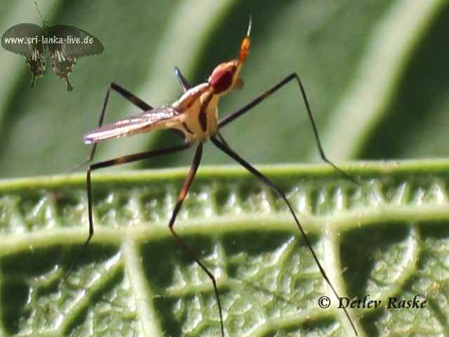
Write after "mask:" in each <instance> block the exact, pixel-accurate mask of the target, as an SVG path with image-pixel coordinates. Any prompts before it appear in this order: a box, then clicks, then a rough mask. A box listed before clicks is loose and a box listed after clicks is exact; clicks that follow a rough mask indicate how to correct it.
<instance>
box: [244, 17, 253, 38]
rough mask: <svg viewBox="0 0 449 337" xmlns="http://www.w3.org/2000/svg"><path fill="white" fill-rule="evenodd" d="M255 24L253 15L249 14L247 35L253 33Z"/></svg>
mask: <svg viewBox="0 0 449 337" xmlns="http://www.w3.org/2000/svg"><path fill="white" fill-rule="evenodd" d="M252 26H253V20H252V18H251V15H250V16H249V22H248V30H247V31H246V36H247V37H249V36H250V35H251V27H252Z"/></svg>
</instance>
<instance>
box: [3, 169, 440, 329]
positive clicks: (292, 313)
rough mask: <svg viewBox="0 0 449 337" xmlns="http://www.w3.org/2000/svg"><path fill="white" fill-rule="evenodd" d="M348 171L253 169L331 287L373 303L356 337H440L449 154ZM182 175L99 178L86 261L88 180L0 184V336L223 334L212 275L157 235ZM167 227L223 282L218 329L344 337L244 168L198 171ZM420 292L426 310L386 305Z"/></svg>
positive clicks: (355, 311)
mask: <svg viewBox="0 0 449 337" xmlns="http://www.w3.org/2000/svg"><path fill="white" fill-rule="evenodd" d="M345 170H346V172H348V173H349V174H351V175H353V176H356V177H357V178H358V179H359V180H360V182H361V184H360V185H356V184H354V183H352V182H349V181H347V180H346V179H343V178H342V177H341V176H340V175H339V174H338V173H337V172H335V171H334V170H333V169H331V168H329V167H325V166H309V167H304V166H302V167H301V166H290V167H286V166H282V167H269V168H268V167H266V168H265V169H262V171H263V172H264V173H265V174H266V175H267V176H268V177H270V178H271V179H273V181H274V182H275V183H276V184H277V185H278V186H279V187H280V188H281V189H282V190H283V191H285V193H286V195H287V196H288V198H289V200H290V201H291V203H292V204H293V206H294V208H295V209H296V211H297V212H298V214H299V215H300V221H301V223H302V225H303V227H304V229H305V230H306V231H307V233H308V237H309V239H310V240H311V242H312V245H313V247H314V250H315V251H316V253H317V255H318V258H319V259H320V261H321V263H322V265H323V267H324V269H325V270H326V272H327V274H328V275H329V277H330V279H331V281H332V283H333V285H334V286H335V287H336V288H337V291H338V293H339V295H340V296H342V297H344V298H348V301H349V300H354V299H359V300H363V298H364V297H365V296H368V298H367V299H369V300H376V301H381V305H380V307H379V308H377V309H375V308H368V307H365V308H352V309H348V310H349V313H350V315H351V317H352V318H353V320H354V323H355V325H356V328H357V331H358V333H359V336H384V335H411V334H414V335H420V336H424V335H425V336H438V335H443V334H445V333H447V331H448V328H449V326H448V324H447V320H446V317H447V315H448V307H447V305H446V299H447V296H448V295H449V287H448V284H447V279H448V272H447V270H448V265H447V259H446V255H447V253H448V249H447V240H448V237H449V231H448V229H447V223H448V221H449V212H448V211H447V210H448V209H449V208H448V200H449V198H448V187H447V186H448V184H449V180H448V177H449V162H447V161H445V162H443V161H440V162H436V161H426V162H409V163H406V162H403V163H382V164H376V163H371V164H370V163H363V164H360V165H351V166H347V167H345ZM186 173H187V169H177V170H163V171H141V172H134V173H132V174H114V175H104V174H103V175H100V174H98V175H97V174H94V179H93V184H94V215H95V224H96V226H95V235H94V238H93V240H92V242H91V244H90V245H89V246H88V248H87V251H86V254H85V255H84V256H83V257H82V258H80V255H79V254H80V251H81V248H82V245H83V244H84V242H85V240H86V237H87V233H88V225H87V205H86V204H87V201H86V193H85V181H84V179H85V177H84V176H80V175H71V176H54V177H50V178H40V179H18V180H11V181H4V182H2V183H1V184H0V191H1V192H0V214H1V219H2V224H3V226H2V227H1V237H0V240H1V242H2V245H1V246H0V268H1V269H0V287H1V289H0V335H1V336H62V335H65V336H66V335H67V336H91V335H92V336H115V335H117V336H152V337H155V336H219V335H220V324H219V317H218V308H217V302H216V299H215V297H214V292H213V287H212V284H211V281H210V279H209V278H208V277H207V275H206V274H205V273H204V272H203V271H202V270H201V269H200V268H199V267H198V265H197V264H196V263H194V262H193V261H192V259H191V258H190V257H189V256H188V254H186V252H185V251H184V250H183V249H182V248H181V247H180V246H179V245H177V244H176V241H175V240H174V239H173V238H172V236H171V235H170V231H169V230H168V228H167V223H168V219H169V217H170V215H171V212H172V210H173V206H174V203H175V201H176V200H177V194H178V191H179V189H180V187H181V185H182V182H183V180H184V178H185V175H186ZM175 229H176V231H177V233H178V234H179V235H180V237H181V238H182V239H183V240H184V242H185V243H186V244H187V245H188V246H189V247H191V249H192V251H193V252H194V254H195V255H196V256H197V257H198V258H199V259H200V260H201V261H202V262H203V263H204V264H205V265H206V266H207V268H208V269H209V270H210V271H211V272H212V273H213V274H214V275H215V277H216V279H217V284H218V289H219V293H220V299H221V303H222V306H223V314H224V325H225V330H226V335H227V336H298V335H302V334H307V335H318V334H319V335H322V336H331V335H332V336H335V335H338V336H351V335H353V331H352V330H351V327H350V325H349V322H348V320H347V319H346V317H345V315H344V313H343V312H342V310H341V309H338V308H336V306H335V303H336V299H335V298H334V297H333V295H332V293H331V292H330V289H329V287H328V285H327V284H326V283H325V282H324V280H323V277H322V275H321V274H320V272H319V270H318V267H317V265H316V264H315V262H314V260H313V259H312V256H311V254H310V251H309V250H308V248H307V246H305V243H304V240H303V238H302V237H301V235H300V233H299V231H298V228H297V227H296V225H295V223H294V221H293V218H292V216H291V214H290V213H289V212H288V209H287V208H286V205H285V203H284V202H283V201H281V200H279V199H278V198H277V197H276V195H275V194H273V192H272V191H271V190H269V189H268V188H267V187H266V186H263V185H261V184H260V183H259V182H258V181H257V180H256V178H254V177H252V176H251V175H249V174H248V173H246V172H244V171H242V170H241V169H236V168H223V167H208V168H203V169H201V170H200V172H199V175H198V176H197V179H196V180H195V183H194V184H193V186H192V190H191V192H190V193H189V195H188V197H187V199H186V201H185V203H184V206H183V208H182V209H181V211H180V213H179V216H178V218H177V221H176V225H175ZM74 261H78V263H77V264H76V266H75V268H74V269H73V271H72V272H71V274H70V275H69V276H68V277H67V278H64V275H65V273H66V272H67V270H68V269H69V268H70V267H71V266H72V265H73V263H74ZM321 296H329V298H330V299H331V301H332V302H333V303H334V305H332V306H331V307H330V308H329V309H321V308H320V307H319V305H318V300H319V298H320V297H321ZM414 298H417V299H418V300H419V301H420V302H419V303H420V305H424V307H423V308H421V307H420V308H402V309H401V308H394V307H393V306H398V305H400V303H401V302H400V301H412V300H413V299H414ZM344 301H346V300H344ZM389 301H392V302H391V303H393V304H391V303H390V305H389V307H388V303H389ZM424 301H425V302H424ZM353 303H356V302H353ZM404 303H406V302H404ZM423 303H424V304H423ZM366 305H367V304H366Z"/></svg>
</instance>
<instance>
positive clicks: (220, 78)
mask: <svg viewBox="0 0 449 337" xmlns="http://www.w3.org/2000/svg"><path fill="white" fill-rule="evenodd" d="M250 33H251V18H250V20H249V25H248V31H247V33H246V36H245V38H244V39H243V41H242V44H241V46H240V52H239V58H238V59H237V60H232V61H229V62H224V63H221V64H219V65H218V66H217V67H215V69H214V71H213V72H212V74H211V75H210V76H209V79H208V82H209V85H210V86H211V87H212V89H213V90H214V93H215V94H217V95H224V94H226V93H227V92H229V91H230V90H232V89H234V88H239V87H241V86H242V85H243V81H242V79H241V78H240V70H241V68H242V65H243V63H244V62H245V60H246V58H247V56H248V55H249V50H250V47H251V39H250Z"/></svg>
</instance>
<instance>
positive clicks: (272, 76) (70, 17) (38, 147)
mask: <svg viewBox="0 0 449 337" xmlns="http://www.w3.org/2000/svg"><path fill="white" fill-rule="evenodd" d="M417 3H418V4H419V3H423V2H421V1H391V0H378V1H367V0H364V1H355V0H333V1H329V0H307V1H305V0H303V1H285V0H284V1H271V0H270V1H261V0H252V1H216V2H208V1H144V0H139V1H127V2H126V3H124V2H123V1H120V0H97V1H86V0H84V1H82V0H81V1H40V2H39V7H40V10H41V12H42V13H43V15H44V16H45V15H46V14H47V13H49V12H50V13H49V17H48V18H47V21H49V23H50V24H71V25H75V26H77V27H79V28H81V29H84V30H87V31H88V32H90V33H92V34H93V35H95V36H96V37H98V38H99V39H100V40H101V41H102V42H103V44H104V46H105V52H104V53H103V54H102V55H100V56H91V57H85V58H81V59H79V60H78V64H77V65H76V66H75V68H74V71H73V74H72V76H71V81H72V84H73V86H74V90H73V91H72V92H67V91H66V89H65V84H64V82H63V81H62V80H60V79H58V78H57V77H56V76H55V74H54V73H53V71H52V70H51V69H48V71H47V75H46V76H45V77H44V78H43V79H38V80H37V82H36V85H35V87H34V88H30V85H29V82H30V77H31V75H30V72H29V70H28V67H27V65H26V64H25V61H24V58H23V57H21V56H19V55H15V54H12V53H9V52H7V51H5V50H3V49H1V50H0V76H1V78H2V80H1V81H0V128H1V129H0V131H1V132H0V162H1V163H2V165H0V176H1V177H3V178H6V177H11V176H33V175H37V174H50V173H61V172H64V171H66V170H67V169H70V168H72V167H73V166H75V165H76V164H77V163H79V162H81V161H82V160H83V159H84V158H85V157H86V156H87V153H88V147H87V146H85V145H84V144H83V142H82V135H83V134H84V133H85V132H87V131H89V130H90V129H92V128H94V127H95V125H96V123H97V118H98V117H97V116H98V113H99V110H100V107H101V104H102V100H103V96H104V93H105V90H106V88H107V85H108V83H109V82H111V81H114V82H116V83H119V84H121V85H122V86H124V87H125V88H127V89H129V90H131V91H132V92H134V93H136V94H137V95H138V96H140V97H141V98H142V99H144V100H145V101H147V102H148V103H150V104H152V105H154V106H157V105H162V104H166V103H170V102H172V101H174V100H175V99H176V98H177V97H178V96H179V95H180V93H181V90H180V88H179V85H178V84H177V82H176V78H175V76H174V75H173V67H174V66H175V65H178V66H180V67H181V68H182V70H183V71H184V73H185V74H186V76H187V77H188V79H189V80H190V81H191V82H192V83H193V84H197V83H200V82H202V81H204V80H205V79H206V78H207V77H208V75H209V74H210V72H211V71H212V69H213V68H214V67H215V66H216V65H217V64H218V63H220V62H223V61H226V60H229V59H232V58H234V57H235V56H236V55H237V51H238V48H239V45H240V41H241V39H242V37H243V36H244V34H245V31H246V27H247V23H248V17H249V15H251V17H252V20H253V30H252V38H253V48H252V50H251V55H250V56H249V58H248V60H247V63H246V64H245V67H244V69H243V72H242V78H243V80H244V81H245V86H244V88H243V90H241V91H238V92H233V93H231V94H230V95H229V96H227V97H224V98H223V100H222V102H221V103H222V104H220V114H221V115H222V116H223V115H225V114H228V113H230V112H232V111H234V110H235V109H237V108H238V107H239V106H242V105H243V104H244V103H246V102H248V101H250V100H251V98H253V97H254V96H256V95H257V94H258V93H260V92H262V91H264V90H266V89H267V88H268V87H269V86H271V85H273V84H275V83H276V82H278V81H279V80H281V79H282V78H283V77H284V76H286V75H287V74H289V73H291V72H293V71H295V72H297V73H298V74H300V76H301V78H302V80H303V82H304V84H305V86H306V90H307V93H308V96H309V99H310V101H311V105H312V109H313V111H314V113H315V116H316V120H317V123H318V126H319V129H320V132H321V137H322V138H323V143H324V144H323V145H324V147H325V149H326V151H327V153H328V154H329V156H330V157H331V158H332V159H333V160H335V161H337V162H340V161H343V160H347V159H392V158H421V157H435V156H440V157H447V156H448V154H449V149H448V146H447V145H449V140H448V137H447V136H446V133H447V127H446V125H447V122H448V119H449V114H448V113H447V107H448V104H449V97H448V84H449V83H448V75H447V74H448V73H449V63H448V62H447V60H448V52H449V49H448V48H447V35H446V33H447V31H448V30H449V27H448V25H449V20H448V15H449V7H448V6H446V5H445V2H444V1H427V2H425V3H427V5H425V6H427V7H428V8H429V7H432V6H433V9H432V10H429V11H428V12H431V13H430V14H428V12H426V11H424V10H422V14H421V12H420V11H418V10H416V9H414V8H415V7H416V6H417ZM54 4H55V5H54ZM434 4H435V5H434ZM53 6H54V7H53ZM425 6H424V7H425ZM52 8H53V10H51V9H52ZM395 11H396V12H397V13H398V14H397V20H396V18H395V15H396V14H394V13H395ZM414 11H415V12H418V13H420V14H419V15H416V17H415V18H414V19H413V20H411V21H404V20H402V19H401V18H402V16H403V15H406V14H407V13H408V12H410V13H413V12H414ZM426 13H427V14H426ZM391 17H393V20H392V19H391ZM424 17H426V18H424ZM388 18H390V19H388ZM387 20H390V22H391V23H390V24H389V25H386V24H385V22H386V21H387ZM22 22H31V23H37V24H39V23H40V22H41V19H40V18H39V15H38V13H37V11H36V8H35V5H34V1H32V0H27V1H25V0H20V1H16V0H7V1H6V0H4V1H2V2H1V3H0V31H2V32H4V31H5V30H6V29H7V28H9V27H10V26H12V25H14V24H18V23H22ZM423 22H425V23H424V24H423ZM419 26H422V27H424V28H422V29H421V30H419V33H416V34H412V35H411V37H410V35H409V34H407V33H408V32H410V31H412V32H413V30H414V29H416V27H419ZM382 27H383V28H382ZM382 29H383V30H382ZM390 30H391V32H390ZM401 30H403V36H404V39H411V40H413V43H412V47H411V48H409V49H408V51H407V52H406V54H405V56H404V57H403V58H402V59H401V62H400V63H399V64H398V65H397V67H396V70H397V72H395V73H391V74H388V76H387V78H386V79H384V80H385V84H383V83H377V84H376V83H375V81H374V80H373V78H372V77H370V76H369V75H368V76H366V75H364V74H363V69H365V68H366V60H368V59H370V57H373V55H376V53H377V52H379V51H382V52H385V54H386V55H388V52H389V51H391V52H392V55H391V56H392V57H394V56H395V55H397V53H395V52H394V51H395V47H396V45H392V44H391V43H389V41H390V40H389V39H388V37H389V36H390V35H393V34H399V36H400V37H401V36H402V35H401V34H402V32H401ZM373 41H376V43H374V42H373ZM405 42H407V41H405ZM386 61H388V57H387V59H386ZM371 62H372V63H369V62H368V65H369V67H368V69H376V68H374V67H377V68H378V69H382V67H384V66H386V65H385V63H388V62H385V59H380V58H379V59H377V58H376V57H374V60H372V61H371ZM371 66H373V67H371ZM372 74H376V71H375V70H372V71H371V75H372ZM362 84H363V85H364V86H367V88H368V92H370V90H369V88H370V85H373V86H374V85H377V86H380V87H382V86H383V85H385V87H387V86H391V90H389V91H388V95H384V96H382V95H380V96H379V95H378V93H377V92H376V91H375V90H373V91H372V93H370V95H369V96H368V97H369V99H370V100H373V101H374V102H376V103H375V105H376V106H378V109H377V110H376V111H375V113H372V112H370V111H369V109H368V106H369V104H368V103H366V99H365V98H364V99H361V98H359V97H354V96H355V95H356V91H354V87H356V88H357V87H358V86H362ZM347 99H355V102H357V104H356V105H352V106H351V108H352V109H353V110H354V111H356V112H357V115H358V116H364V115H365V114H366V115H369V114H372V121H371V122H369V123H366V125H363V126H362V128H361V129H358V128H357V127H359V126H360V122H358V121H356V120H355V119H354V118H352V117H351V116H349V117H347V116H346V117H343V116H345V114H344V113H343V114H338V113H337V112H338V111H339V110H338V108H339V106H340V104H342V102H343V101H345V100H347ZM136 112H138V109H137V108H134V107H131V106H130V105H129V104H128V103H127V102H125V101H123V100H122V99H120V98H113V99H112V100H111V106H110V109H109V116H108V118H107V120H108V121H113V120H114V119H117V118H119V117H123V116H125V115H126V114H129V113H136ZM341 118H345V120H342V119H341ZM335 121H339V122H338V123H336V122H335ZM356 133H359V134H356ZM223 134H224V136H225V137H226V138H227V139H228V141H229V143H230V144H231V145H232V146H233V147H234V148H235V149H236V150H237V151H238V152H239V153H241V154H242V155H243V156H245V157H246V158H247V159H248V160H249V161H251V162H253V163H273V162H276V163H277V162H295V163H299V162H311V161H315V162H316V161H318V159H317V158H318V155H317V151H316V146H315V143H314V141H313V138H312V132H311V129H310V125H309V123H308V121H307V118H306V115H305V109H304V105H303V103H302V101H301V98H300V96H299V90H298V89H297V88H296V87H295V85H293V84H291V85H289V86H288V87H286V88H285V89H284V90H282V91H281V93H279V94H278V95H276V96H275V97H273V98H270V99H269V101H267V102H266V103H264V104H262V105H260V106H259V107H257V108H256V109H254V111H252V112H251V113H249V114H248V115H247V116H245V117H242V118H241V120H239V121H236V122H235V123H234V124H233V125H232V126H231V125H230V126H228V127H226V130H225V131H224V132H223ZM354 134H355V135H356V137H358V138H357V139H358V140H357V141H352V140H351V138H350V137H351V136H354ZM172 141H177V139H176V138H175V139H174V140H173V137H172V134H171V133H163V132H159V133H154V134H152V135H143V136H139V137H134V138H133V139H131V140H126V139H120V140H114V141H110V142H108V143H107V144H102V146H100V153H99V157H98V158H99V159H100V158H103V159H104V158H110V157H115V156H119V155H122V154H129V153H132V152H139V151H142V150H145V149H149V148H155V147H158V146H161V144H162V143H166V142H172ZM192 156H193V153H192V152H187V153H185V154H183V155H176V156H171V157H167V158H164V159H161V160H158V161H157V163H156V162H152V163H146V164H143V165H150V166H159V167H166V166H179V165H189V162H190V160H191V157H192ZM204 162H205V163H209V164H217V163H219V164H222V163H230V160H229V159H227V158H225V157H224V156H223V155H222V154H221V153H218V152H217V151H216V149H215V148H213V147H212V146H207V151H206V156H205V158H204Z"/></svg>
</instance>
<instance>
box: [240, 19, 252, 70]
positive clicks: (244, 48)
mask: <svg viewBox="0 0 449 337" xmlns="http://www.w3.org/2000/svg"><path fill="white" fill-rule="evenodd" d="M252 25H253V22H252V20H251V15H250V16H249V22H248V30H247V31H246V36H245V38H244V39H243V41H242V44H241V46H240V53H239V62H240V63H243V62H245V60H246V58H247V57H248V55H249V49H250V47H251V38H250V34H251V27H252Z"/></svg>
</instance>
